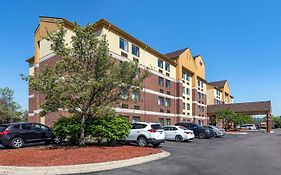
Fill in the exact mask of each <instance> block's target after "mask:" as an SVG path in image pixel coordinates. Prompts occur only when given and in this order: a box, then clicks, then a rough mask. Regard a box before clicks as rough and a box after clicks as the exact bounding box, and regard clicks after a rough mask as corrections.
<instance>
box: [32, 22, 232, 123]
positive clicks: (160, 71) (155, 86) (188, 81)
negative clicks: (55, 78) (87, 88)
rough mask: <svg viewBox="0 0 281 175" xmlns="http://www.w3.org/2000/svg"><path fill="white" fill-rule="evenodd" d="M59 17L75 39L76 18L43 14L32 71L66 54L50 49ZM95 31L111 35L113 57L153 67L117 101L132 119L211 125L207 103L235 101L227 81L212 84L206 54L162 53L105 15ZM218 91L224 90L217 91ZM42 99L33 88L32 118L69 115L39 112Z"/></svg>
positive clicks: (48, 120)
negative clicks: (137, 89) (140, 84)
mask: <svg viewBox="0 0 281 175" xmlns="http://www.w3.org/2000/svg"><path fill="white" fill-rule="evenodd" d="M58 20H59V21H61V22H62V23H63V26H64V28H65V29H66V30H67V33H66V36H65V40H66V42H68V43H70V41H71V36H73V35H74V33H73V23H72V22H69V21H67V20H65V19H63V18H53V17H40V22H39V25H38V27H37V28H36V30H35V32H34V50H35V53H34V56H33V57H31V58H29V59H28V60H27V61H28V63H29V75H34V74H36V73H38V72H40V70H41V69H42V67H43V66H44V65H50V66H54V65H55V64H56V62H57V61H58V60H60V59H61V58H60V57H59V56H57V55H55V54H54V53H53V52H52V51H51V49H50V42H49V41H47V40H46V39H45V38H46V36H47V33H48V32H54V31H57V30H58V26H57V21H58ZM96 30H97V35H98V37H99V36H101V35H105V36H106V38H107V40H108V44H109V55H110V57H112V58H114V59H118V60H120V61H135V62H138V63H139V67H140V68H141V69H148V71H149V72H150V74H151V75H150V76H149V77H147V78H146V79H145V80H144V82H143V88H142V90H141V91H140V92H132V93H130V94H124V95H122V99H123V100H121V102H120V103H118V104H116V106H115V110H116V111H117V112H118V113H120V114H122V115H124V116H127V117H128V119H129V120H130V121H146V122H160V123H161V124H162V125H169V124H175V123H176V122H194V123H198V124H201V125H207V124H208V123H209V118H208V116H207V105H208V104H215V103H231V101H232V96H230V91H229V87H228V83H227V82H226V83H224V85H223V86H218V85H217V84H216V83H215V82H213V83H207V80H206V76H205V64H204V60H203V58H202V57H201V56H200V55H198V56H193V55H192V53H191V51H190V49H189V48H185V49H181V50H178V51H174V52H171V53H167V54H162V53H159V52H158V51H157V50H155V49H153V48H151V47H150V46H148V45H147V44H145V43H143V42H142V41H140V40H138V39H136V38H135V37H133V36H131V35H129V34H128V33H126V32H125V31H123V30H121V29H120V28H118V27H116V26H115V25H113V24H111V23H109V22H108V21H106V20H104V19H101V20H99V21H98V22H96ZM47 31H48V32H47ZM217 91H219V92H220V95H216V94H217ZM128 99H129V100H128ZM43 100H44V96H43V95H41V94H38V93H37V92H34V91H32V90H31V89H30V90H29V115H28V116H29V117H28V120H29V121H33V122H39V123H43V124H46V125H49V126H51V125H53V123H54V122H55V121H56V120H57V119H58V118H59V117H60V116H61V115H67V112H66V111H64V110H60V111H58V112H55V113H49V114H48V115H47V116H45V117H39V113H40V111H41V109H40V104H41V103H42V102H43ZM216 100H217V101H216Z"/></svg>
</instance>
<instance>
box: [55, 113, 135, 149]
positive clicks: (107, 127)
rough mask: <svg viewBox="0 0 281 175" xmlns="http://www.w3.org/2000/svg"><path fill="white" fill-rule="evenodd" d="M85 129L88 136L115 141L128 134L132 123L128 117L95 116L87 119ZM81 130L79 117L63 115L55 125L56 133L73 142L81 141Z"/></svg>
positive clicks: (99, 139) (110, 141)
mask: <svg viewBox="0 0 281 175" xmlns="http://www.w3.org/2000/svg"><path fill="white" fill-rule="evenodd" d="M85 129H86V130H85V136H86V137H91V138H94V139H96V140H97V141H99V142H102V141H104V140H106V141H107V142H109V143H113V142H115V141H118V140H122V139H124V138H126V137H127V136H128V134H129V129H130V124H129V122H128V120H127V119H125V118H123V117H118V116H106V117H94V118H90V119H88V120H87V122H86V126H85ZM80 130H81V125H80V122H79V118H78V117H62V118H60V119H59V120H58V121H57V122H56V123H55V124H54V126H53V133H54V135H56V136H60V137H62V138H63V139H66V138H67V140H69V141H70V143H71V144H78V143H79V136H80V135H79V133H80Z"/></svg>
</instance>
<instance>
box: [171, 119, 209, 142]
mask: <svg viewBox="0 0 281 175" xmlns="http://www.w3.org/2000/svg"><path fill="white" fill-rule="evenodd" d="M176 126H183V127H185V128H187V129H190V130H192V131H193V132H194V135H195V137H199V138H200V139H209V138H211V137H213V136H214V132H213V131H212V130H210V129H207V128H204V127H202V126H201V125H198V124H195V123H176Z"/></svg>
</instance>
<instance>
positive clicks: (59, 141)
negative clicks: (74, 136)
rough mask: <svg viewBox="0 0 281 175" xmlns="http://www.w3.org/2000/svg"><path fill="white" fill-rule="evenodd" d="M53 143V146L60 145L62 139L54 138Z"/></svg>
mask: <svg viewBox="0 0 281 175" xmlns="http://www.w3.org/2000/svg"><path fill="white" fill-rule="evenodd" d="M53 142H54V144H60V143H61V142H62V139H61V137H59V136H56V137H54V138H53Z"/></svg>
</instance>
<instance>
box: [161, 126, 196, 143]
mask: <svg viewBox="0 0 281 175" xmlns="http://www.w3.org/2000/svg"><path fill="white" fill-rule="evenodd" d="M163 129H164V131H165V138H166V140H174V141H176V142H182V141H189V140H192V139H194V132H193V131H192V130H189V129H187V128H185V127H183V126H173V125H169V126H164V127H163Z"/></svg>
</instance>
